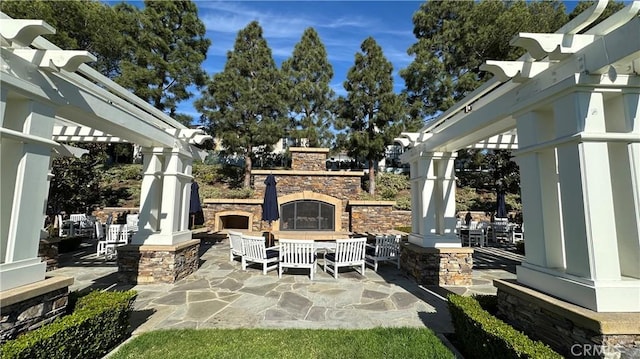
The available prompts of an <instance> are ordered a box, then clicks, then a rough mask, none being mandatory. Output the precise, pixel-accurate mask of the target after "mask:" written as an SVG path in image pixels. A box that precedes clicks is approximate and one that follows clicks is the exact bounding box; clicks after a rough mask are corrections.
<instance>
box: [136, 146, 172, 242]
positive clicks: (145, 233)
mask: <svg viewBox="0 0 640 359" xmlns="http://www.w3.org/2000/svg"><path fill="white" fill-rule="evenodd" d="M142 154H143V162H142V184H141V189H140V211H139V213H138V228H139V230H138V232H137V233H136V234H135V235H134V236H133V239H132V241H131V242H132V243H134V244H142V243H144V240H145V239H146V238H148V237H149V235H150V234H152V233H156V232H158V231H159V230H160V204H161V203H162V168H163V160H164V154H163V149H162V147H158V148H155V149H154V148H143V149H142Z"/></svg>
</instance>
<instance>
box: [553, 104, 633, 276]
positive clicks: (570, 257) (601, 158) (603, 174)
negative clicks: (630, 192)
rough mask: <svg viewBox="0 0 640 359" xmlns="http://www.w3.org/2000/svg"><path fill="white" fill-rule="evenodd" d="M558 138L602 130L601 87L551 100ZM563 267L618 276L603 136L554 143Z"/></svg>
mask: <svg viewBox="0 0 640 359" xmlns="http://www.w3.org/2000/svg"><path fill="white" fill-rule="evenodd" d="M554 107H555V114H556V115H555V116H556V131H557V136H558V137H559V138H563V137H566V136H571V135H574V134H575V133H576V132H581V131H584V132H586V133H604V132H606V127H605V113H604V102H603V98H602V94H601V93H580V92H579V93H575V94H573V95H569V96H566V97H564V98H561V99H559V100H557V102H556V103H555V105H554ZM557 154H558V170H559V180H560V194H561V200H562V219H563V223H564V237H565V246H566V249H567V252H566V264H567V265H566V272H567V274H572V275H577V276H579V277H582V278H589V279H601V280H619V279H620V266H619V261H618V246H617V243H616V228H615V213H614V207H613V188H612V186H611V172H610V166H609V150H608V147H607V141H606V140H596V141H592V142H591V141H590V142H582V143H574V142H568V143H564V144H560V145H558V147H557Z"/></svg>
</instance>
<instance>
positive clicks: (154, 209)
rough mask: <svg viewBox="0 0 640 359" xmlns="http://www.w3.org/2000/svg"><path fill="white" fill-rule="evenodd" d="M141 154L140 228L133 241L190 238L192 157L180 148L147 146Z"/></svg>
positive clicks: (171, 242) (170, 241) (168, 241)
mask: <svg viewBox="0 0 640 359" xmlns="http://www.w3.org/2000/svg"><path fill="white" fill-rule="evenodd" d="M143 153H144V162H143V171H144V177H143V180H142V189H141V196H140V214H139V218H140V222H139V225H140V230H139V231H138V233H136V234H135V235H134V237H133V239H132V244H145V245H151V244H153V245H174V244H178V243H181V242H184V241H188V240H191V231H190V230H189V229H188V217H189V194H190V189H191V179H192V176H191V168H192V161H193V160H192V158H191V157H190V156H189V155H188V154H186V153H185V152H184V151H183V150H181V149H180V148H179V147H177V148H162V147H157V148H152V149H151V148H147V149H144V150H143Z"/></svg>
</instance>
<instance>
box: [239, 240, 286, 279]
mask: <svg viewBox="0 0 640 359" xmlns="http://www.w3.org/2000/svg"><path fill="white" fill-rule="evenodd" d="M242 248H243V249H244V255H243V256H242V270H247V264H248V263H259V264H262V274H265V275H266V274H267V271H270V270H272V269H276V268H278V251H277V249H278V246H273V247H268V248H267V246H266V240H265V238H264V237H257V236H248V235H245V234H243V235H242Z"/></svg>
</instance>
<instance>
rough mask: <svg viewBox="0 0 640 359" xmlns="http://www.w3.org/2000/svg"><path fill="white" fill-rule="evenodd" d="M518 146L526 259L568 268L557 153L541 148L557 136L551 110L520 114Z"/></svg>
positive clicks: (545, 264)
mask: <svg viewBox="0 0 640 359" xmlns="http://www.w3.org/2000/svg"><path fill="white" fill-rule="evenodd" d="M517 129H518V146H519V148H520V149H521V150H519V151H516V152H514V156H515V160H516V162H517V163H518V166H519V168H520V186H521V197H522V204H523V206H522V211H523V218H524V228H525V229H526V232H527V233H526V235H527V240H526V241H525V253H526V262H527V263H529V264H533V265H536V266H542V267H549V268H557V269H561V270H564V267H565V263H564V254H565V248H564V239H563V233H562V217H561V216H560V194H559V189H558V171H557V167H556V154H555V149H554V148H553V147H545V148H540V147H538V146H537V144H538V143H544V142H546V141H549V140H551V139H553V138H554V137H555V132H554V126H553V114H552V113H551V112H548V111H547V112H544V111H541V112H527V113H525V114H522V115H520V116H518V118H517Z"/></svg>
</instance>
